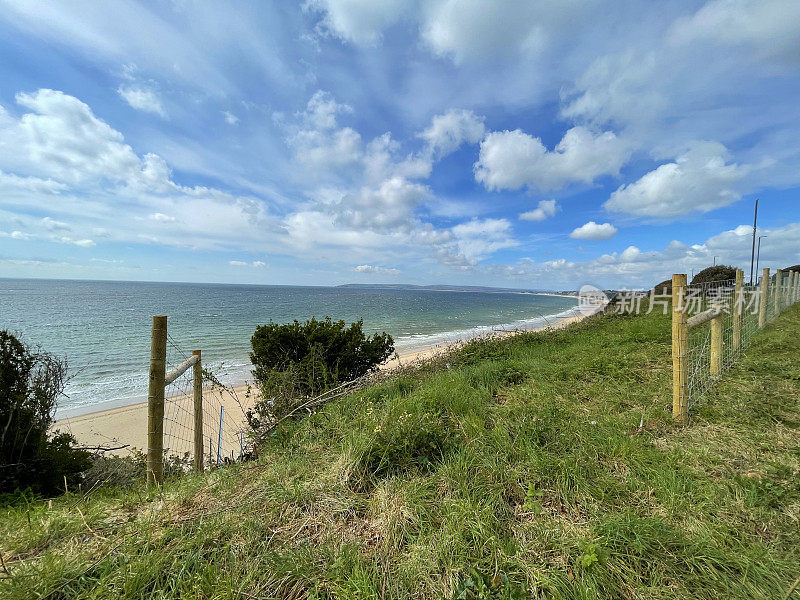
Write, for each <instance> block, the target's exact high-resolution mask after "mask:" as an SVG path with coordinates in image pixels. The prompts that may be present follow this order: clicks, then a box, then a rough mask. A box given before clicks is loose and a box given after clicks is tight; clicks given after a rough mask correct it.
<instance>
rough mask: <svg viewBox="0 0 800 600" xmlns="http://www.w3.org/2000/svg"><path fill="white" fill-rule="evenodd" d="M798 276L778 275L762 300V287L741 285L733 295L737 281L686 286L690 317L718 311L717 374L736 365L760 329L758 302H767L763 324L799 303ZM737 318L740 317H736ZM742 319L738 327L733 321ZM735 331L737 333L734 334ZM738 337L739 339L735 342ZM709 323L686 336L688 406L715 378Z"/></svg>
mask: <svg viewBox="0 0 800 600" xmlns="http://www.w3.org/2000/svg"><path fill="white" fill-rule="evenodd" d="M798 284H800V274H799V275H798V276H790V274H788V273H783V274H782V275H781V278H780V281H776V276H772V277H771V278H770V280H769V286H768V293H767V294H766V298H764V297H762V296H763V294H762V287H761V285H752V286H751V285H743V286H742V291H741V295H738V294H737V293H736V282H735V280H733V279H730V280H727V281H715V282H709V283H701V284H694V285H688V286H687V287H686V293H685V296H684V302H685V310H686V312H687V314H688V316H689V317H691V316H693V315H698V314H700V313H703V312H704V311H707V310H710V309H716V310H718V311H719V316H718V317H717V319H718V320H719V322H720V323H721V330H722V344H721V350H722V351H721V354H720V357H719V368H720V372H722V371H724V370H726V369H728V368H730V367H731V365H733V363H735V362H736V361H737V360H738V359H739V356H740V355H741V353H742V352H743V351H744V350H745V349H746V348H747V347H748V346H749V345H750V342H751V340H752V338H753V336H754V335H755V333H756V332H757V331H758V330H759V312H760V310H761V308H762V307H761V303H762V302H766V311H765V313H764V317H765V323H764V324H765V325H766V324H768V323H770V322H772V321H774V320H775V319H776V318H777V317H778V316H779V315H780V314H781V313H782V312H783V311H784V310H786V309H787V308H788V307H789V306H791V305H792V304H794V303H795V302H797V301H798ZM739 315H740V316H739ZM737 316H738V318H739V319H740V320H741V327H740V328H737V327H736V326H735V321H736V319H737ZM737 329H738V332H737ZM737 336H738V338H739V339H738V340H737V339H736V338H737ZM711 344H712V322H711V321H708V322H707V323H704V324H701V325H698V326H696V327H692V328H691V329H690V330H689V333H688V353H687V356H686V359H687V360H686V368H687V370H688V373H687V381H688V397H687V400H688V406H689V408H690V409H691V407H692V404H693V403H695V402H696V401H697V400H699V399H700V398H701V397H702V396H703V395H704V394H705V393H706V392H707V391H708V389H709V388H710V387H711V386H712V385H713V383H714V380H715V379H716V377H717V376H716V375H714V374H713V369H712V364H711V363H712V351H711Z"/></svg>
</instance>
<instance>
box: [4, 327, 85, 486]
mask: <svg viewBox="0 0 800 600" xmlns="http://www.w3.org/2000/svg"><path fill="white" fill-rule="evenodd" d="M66 374H67V364H66V361H64V360H61V359H59V358H57V357H55V356H53V355H52V354H49V353H47V352H42V351H40V350H37V349H32V348H30V347H29V346H27V345H26V344H25V343H23V342H22V341H20V340H19V339H17V338H16V337H15V336H13V335H11V334H10V333H9V332H8V331H0V424H2V426H1V427H0V491H13V490H15V489H22V488H26V487H30V488H31V489H32V490H34V491H36V492H40V493H44V494H50V493H54V492H56V491H59V490H63V486H64V477H66V478H67V482H68V483H74V482H76V481H77V480H78V479H79V477H80V473H81V472H82V471H84V470H85V469H87V468H88V467H89V464H90V456H89V453H88V452H86V451H83V450H79V449H76V448H75V447H74V445H75V438H73V437H72V436H71V435H69V434H66V433H59V432H57V431H56V432H54V433H53V434H52V436H51V435H49V433H48V431H49V429H50V426H51V425H52V424H53V414H54V412H55V408H56V401H57V399H58V397H59V395H61V393H62V391H63V389H64V384H65V381H66Z"/></svg>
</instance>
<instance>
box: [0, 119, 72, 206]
mask: <svg viewBox="0 0 800 600" xmlns="http://www.w3.org/2000/svg"><path fill="white" fill-rule="evenodd" d="M0 110H2V107H0ZM1 129H2V127H1V126H0V130H1ZM65 189H67V186H66V185H64V184H63V183H58V182H57V181H53V180H52V179H39V178H38V177H20V176H18V175H14V174H13V173H3V172H2V171H0V190H3V191H9V192H11V191H14V192H34V193H38V194H58V193H59V192H61V191H63V190H65Z"/></svg>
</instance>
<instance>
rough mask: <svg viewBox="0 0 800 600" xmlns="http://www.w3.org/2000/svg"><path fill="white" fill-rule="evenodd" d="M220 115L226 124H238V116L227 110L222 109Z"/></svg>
mask: <svg viewBox="0 0 800 600" xmlns="http://www.w3.org/2000/svg"><path fill="white" fill-rule="evenodd" d="M222 117H223V118H224V119H225V122H226V123H227V124H228V125H238V124H239V117H237V116H236V115H235V114H233V113H232V112H230V111H228V110H223V111H222Z"/></svg>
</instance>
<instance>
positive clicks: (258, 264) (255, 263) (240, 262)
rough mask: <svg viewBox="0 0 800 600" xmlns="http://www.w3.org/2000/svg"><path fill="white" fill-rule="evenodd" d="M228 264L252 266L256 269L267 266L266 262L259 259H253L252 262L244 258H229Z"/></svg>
mask: <svg viewBox="0 0 800 600" xmlns="http://www.w3.org/2000/svg"><path fill="white" fill-rule="evenodd" d="M228 264H229V265H230V266H232V267H254V268H256V269H260V268H261V267H266V266H267V263H265V262H264V261H261V260H254V261H253V262H247V261H245V260H229V261H228Z"/></svg>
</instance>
